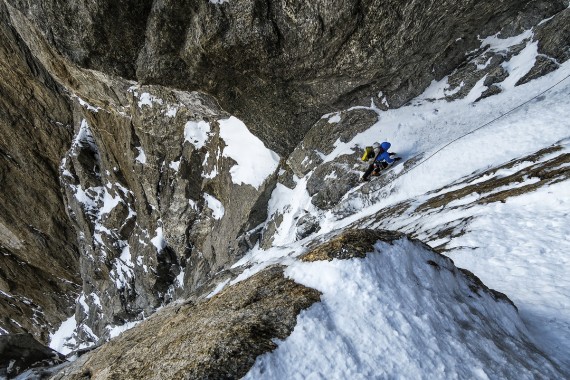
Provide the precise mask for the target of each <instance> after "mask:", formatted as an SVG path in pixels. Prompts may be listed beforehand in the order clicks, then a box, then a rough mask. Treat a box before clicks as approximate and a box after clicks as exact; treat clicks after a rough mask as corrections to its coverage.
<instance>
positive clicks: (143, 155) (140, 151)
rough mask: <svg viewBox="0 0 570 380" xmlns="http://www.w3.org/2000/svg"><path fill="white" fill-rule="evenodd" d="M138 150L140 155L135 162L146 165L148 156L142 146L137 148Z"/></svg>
mask: <svg viewBox="0 0 570 380" xmlns="http://www.w3.org/2000/svg"><path fill="white" fill-rule="evenodd" d="M137 150H138V151H139V155H138V156H137V157H136V158H135V160H136V161H138V162H140V163H141V164H143V165H144V164H146V154H145V153H144V150H143V148H142V146H137Z"/></svg>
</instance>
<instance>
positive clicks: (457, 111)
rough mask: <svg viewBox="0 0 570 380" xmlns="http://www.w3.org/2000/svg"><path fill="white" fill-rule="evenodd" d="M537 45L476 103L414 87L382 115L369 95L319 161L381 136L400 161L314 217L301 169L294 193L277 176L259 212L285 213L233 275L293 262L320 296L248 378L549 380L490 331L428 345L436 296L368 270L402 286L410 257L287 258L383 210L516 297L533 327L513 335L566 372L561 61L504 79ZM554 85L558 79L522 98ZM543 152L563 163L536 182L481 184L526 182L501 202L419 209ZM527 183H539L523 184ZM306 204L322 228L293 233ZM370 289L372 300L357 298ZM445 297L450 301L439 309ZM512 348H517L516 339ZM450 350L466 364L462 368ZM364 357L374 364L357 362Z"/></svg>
mask: <svg viewBox="0 0 570 380" xmlns="http://www.w3.org/2000/svg"><path fill="white" fill-rule="evenodd" d="M535 48H536V46H535V45H534V43H530V42H529V44H528V46H527V48H526V49H523V50H522V52H521V53H520V54H522V56H517V55H515V56H514V57H513V59H514V61H512V63H513V64H512V65H511V66H509V65H505V68H506V69H510V70H512V71H511V77H510V78H509V81H508V83H506V84H505V86H504V91H503V92H502V93H501V94H498V95H495V96H492V97H490V98H486V99H483V100H481V101H478V102H476V103H474V102H473V100H474V99H476V98H478V96H479V94H480V93H481V92H482V90H484V89H482V88H480V87H477V86H476V87H475V88H474V89H473V90H472V91H475V92H477V94H473V96H467V97H466V98H465V99H461V100H457V101H454V102H447V101H445V100H435V101H434V100H433V99H431V100H429V101H428V100H427V98H429V97H430V96H425V95H424V96H420V97H418V99H417V100H415V101H413V102H412V103H411V104H410V105H409V106H406V107H402V108H400V109H397V110H389V111H386V112H382V111H380V110H378V109H377V108H376V107H375V106H374V104H372V105H371V107H370V108H371V109H373V110H375V111H376V112H378V115H379V122H378V123H377V124H375V125H374V126H372V127H371V128H370V129H369V130H367V131H365V132H363V133H360V134H359V135H357V136H356V137H355V138H354V139H352V140H351V141H349V142H346V143H341V142H340V141H337V143H336V145H335V149H334V151H333V152H332V153H331V154H330V155H328V156H326V157H323V159H324V162H329V161H334V160H335V159H337V158H339V157H341V156H343V155H351V154H353V153H354V152H357V151H359V149H360V148H361V147H363V146H366V145H370V144H371V143H372V142H373V141H382V140H389V141H390V142H392V147H393V149H394V150H395V151H397V152H398V153H399V154H400V155H401V156H402V157H403V158H404V162H400V163H399V164H397V165H395V166H393V167H392V168H391V169H389V170H388V171H387V172H386V173H384V175H383V177H384V180H376V182H374V181H373V182H372V183H369V184H364V185H360V186H358V187H357V188H355V189H353V190H352V191H351V192H349V193H348V194H347V195H346V196H345V197H344V199H343V200H342V201H341V202H340V204H339V205H337V206H336V207H335V208H334V209H332V210H330V211H327V212H323V211H321V210H318V209H317V208H316V207H315V206H313V205H312V204H311V202H310V196H309V194H308V193H307V191H306V183H307V180H306V178H307V177H309V176H310V175H311V174H312V173H309V174H308V175H307V176H306V177H305V178H302V179H299V178H296V182H297V186H296V187H295V188H294V189H288V188H286V187H285V186H280V185H278V187H277V189H276V190H275V192H274V194H273V198H272V199H271V201H270V205H269V214H270V215H281V218H282V222H281V225H280V226H279V230H278V232H277V234H276V235H275V239H274V245H275V246H274V247H273V248H271V249H269V250H262V249H260V248H259V247H256V248H255V249H253V250H252V251H250V252H249V253H248V254H247V255H246V256H245V257H244V258H243V259H242V260H241V261H240V262H239V263H238V264H236V266H240V265H245V266H247V267H248V269H247V270H245V271H244V272H243V274H242V275H241V276H240V277H239V278H238V279H237V280H236V281H239V280H240V279H242V278H244V277H247V276H249V275H251V274H252V273H255V272H256V271H258V270H260V269H261V268H263V267H265V266H267V265H270V264H274V263H283V264H286V265H290V269H289V272H288V273H289V275H290V276H291V277H292V278H294V279H295V280H297V281H300V282H301V283H304V284H306V285H309V286H312V287H315V288H316V289H319V290H321V291H322V292H323V293H324V302H323V303H322V304H319V305H316V306H313V307H312V308H311V309H309V310H308V311H307V312H305V313H303V314H302V315H301V317H300V318H299V321H298V323H299V325H298V327H297V329H296V330H295V331H294V333H293V335H292V336H291V337H290V338H288V339H286V340H285V341H284V342H280V346H279V349H278V350H276V351H275V352H274V353H271V354H267V355H265V356H263V357H262V358H259V359H258V361H257V362H256V365H255V366H254V368H253V369H252V372H250V374H249V377H250V378H334V377H335V376H338V378H359V377H358V376H361V375H362V376H361V378H370V377H373V378H374V377H376V376H379V377H381V378H385V377H391V376H396V377H399V376H401V377H403V378H417V377H426V378H428V377H429V378H453V377H459V378H497V377H500V378H502V377H509V378H519V377H521V378H532V377H533V376H539V377H549V376H548V375H546V374H545V373H541V372H540V371H539V372H538V373H533V372H532V370H529V371H528V372H525V373H524V374H523V372H524V371H525V370H523V367H524V368H527V369H528V368H532V367H527V365H531V366H532V364H528V363H527V364H525V363H523V362H524V360H523V362H519V364H518V365H517V364H513V363H516V360H515V359H512V358H511V359H506V358H502V357H501V355H500V354H499V353H498V351H496V348H497V345H496V344H495V343H493V342H492V340H489V337H488V336H487V337H479V338H477V339H479V340H480V341H479V342H474V343H473V346H470V347H469V345H467V346H463V347H460V346H458V344H459V343H458V344H457V345H456V344H454V343H453V342H448V343H446V342H439V343H437V339H438V335H439V334H441V330H444V331H445V329H446V327H447V325H446V324H445V322H444V321H443V320H442V319H437V318H438V316H437V315H436V316H433V314H434V313H435V314H437V313H439V312H440V306H438V302H439V301H440V300H438V299H437V297H435V296H434V294H432V293H431V292H430V291H427V290H425V289H421V288H418V289H415V288H414V287H412V286H410V288H409V293H410V294H400V293H398V292H399V290H398V289H384V288H381V289H379V288H375V286H378V282H377V281H376V277H377V276H380V277H382V276H387V277H388V278H390V276H395V275H396V273H400V274H401V278H400V279H399V280H400V281H401V282H403V283H404V284H406V276H405V273H401V272H399V271H400V270H401V269H402V268H400V267H399V265H401V266H402V267H406V265H408V266H410V265H411V264H409V263H405V262H403V263H401V264H397V263H394V262H391V263H389V265H388V263H387V262H386V261H385V260H386V259H385V258H378V257H375V256H374V257H369V258H367V259H365V260H361V261H360V260H353V261H352V262H351V263H350V264H349V266H350V269H348V268H347V269H346V270H345V269H342V268H341V266H345V265H346V262H344V263H342V264H340V263H337V264H335V263H332V264H331V263H319V264H302V263H298V262H297V261H296V260H295V257H296V256H298V255H299V254H301V253H302V252H304V251H306V243H308V242H309V241H311V240H313V239H315V238H318V236H319V235H320V236H325V234H330V233H334V232H335V231H339V230H342V229H344V228H347V227H349V226H355V225H363V222H362V221H368V220H370V219H371V218H373V217H375V216H377V215H380V216H381V217H378V219H374V220H376V222H375V223H373V224H371V225H370V226H371V227H374V228H387V229H393V230H400V231H402V232H406V233H411V234H413V235H414V236H418V237H419V238H421V239H422V238H423V239H424V241H426V242H427V243H429V244H430V245H432V246H433V247H441V246H443V247H444V249H445V250H446V252H447V254H448V255H449V256H450V257H452V258H453V259H454V260H456V261H457V264H458V266H459V267H465V268H467V269H469V270H471V271H473V272H474V274H475V275H477V276H478V277H480V278H481V279H482V280H483V282H484V283H485V284H486V285H487V286H489V287H491V288H494V289H497V290H499V291H501V292H503V293H505V294H506V295H507V296H508V297H510V298H511V299H512V300H514V302H515V304H516V305H517V307H518V308H519V311H520V312H519V314H520V317H521V318H522V320H523V321H524V323H525V325H526V327H528V329H529V331H530V332H529V333H527V332H523V333H521V334H522V335H521V336H526V335H527V334H528V336H529V339H531V340H532V341H533V342H534V343H535V344H537V345H538V347H539V348H540V349H541V350H543V351H544V352H546V353H547V355H548V356H549V357H550V358H551V359H552V360H554V361H555V362H556V363H557V364H558V365H560V367H561V368H562V371H563V372H564V373H566V374H569V373H570V360H569V359H568V358H569V357H570V296H569V295H570V281H569V280H568V279H569V278H570V265H568V264H569V263H568V257H567V256H568V252H569V251H570V250H569V248H570V246H569V243H568V236H570V227H568V226H570V202H569V198H568V194H570V191H569V190H570V185H569V183H568V181H567V178H568V170H569V169H568V167H569V166H570V165H569V164H568V161H569V160H568V154H569V153H570V152H569V150H570V145H569V141H570V140H569V139H570V125H569V124H568V120H570V79H569V78H568V77H569V76H570V62H566V63H564V64H562V65H561V66H560V68H559V69H558V70H556V71H555V72H553V73H550V74H548V75H546V76H544V77H542V78H539V79H536V80H533V81H531V82H529V83H527V84H524V85H521V86H516V87H514V86H513V85H512V84H514V83H516V81H517V80H518V78H520V77H522V76H524V75H525V74H526V72H527V71H528V69H529V68H530V67H531V66H529V65H526V66H525V65H522V64H521V62H519V61H523V58H524V60H531V61H533V59H535V55H536V49H535ZM517 62H518V63H519V64H516V65H515V63H517ZM523 66H524V67H526V69H525V68H524V67H523ZM446 85H447V79H444V80H442V81H441V83H439V84H437V83H435V84H434V85H433V86H432V87H431V88H430V89H428V90H429V91H431V92H434V88H435V87H437V86H440V87H441V88H442V89H445V87H446ZM552 86H555V87H554V88H552V89H551V90H549V91H548V92H546V93H544V94H542V95H540V96H538V98H536V99H534V100H532V101H530V102H528V103H527V101H529V100H530V99H531V98H533V97H534V96H535V95H539V94H541V93H542V92H543V91H545V90H546V89H548V88H550V87H552ZM440 92H441V91H440ZM435 93H438V91H435ZM475 95H476V96H475ZM521 104H523V105H522V106H520V105H521ZM511 110H512V111H511ZM508 111H511V112H509V113H507V112H508ZM505 113H507V114H506V115H505V116H503V117H501V115H503V114H505ZM498 117H500V118H499V119H498V120H496V121H494V122H492V123H491V124H489V125H487V126H485V127H484V128H481V129H478V128H479V127H481V126H483V125H485V124H486V123H487V122H489V121H492V120H494V119H496V118H498ZM552 147H556V149H557V151H556V152H555V153H552V154H550V155H546V157H543V158H542V159H541V160H542V161H544V162H547V161H548V160H551V159H558V160H559V161H560V164H559V165H558V166H557V167H555V168H549V169H548V170H550V171H552V170H557V171H559V172H560V174H559V177H557V179H555V180H553V181H546V182H542V179H541V178H540V177H528V176H523V178H522V179H521V180H520V181H515V182H513V183H509V184H506V185H503V186H502V187H501V188H496V189H494V190H492V192H495V193H498V192H504V191H507V192H508V191H509V190H511V191H513V190H514V189H517V188H525V189H528V190H526V191H521V192H519V193H514V192H513V195H510V196H507V197H506V199H501V201H495V202H493V201H490V202H480V200H481V198H482V194H479V193H478V192H477V191H474V192H473V193H472V194H469V195H468V196H463V197H462V198H460V199H457V200H455V201H453V202H449V203H448V204H444V205H442V206H440V207H439V208H438V209H437V210H429V212H428V211H425V212H424V211H421V210H419V209H417V206H419V205H421V204H422V203H424V202H426V201H427V200H429V199H430V198H432V197H434V195H437V194H442V195H445V194H446V193H448V192H450V191H452V190H457V189H461V188H464V187H466V186H468V185H476V184H477V183H483V182H485V181H486V180H487V179H488V178H487V177H489V175H488V174H486V171H488V170H489V169H493V168H495V169H496V170H495V169H494V170H495V172H494V174H492V175H490V176H491V177H493V179H494V180H497V181H498V180H500V179H501V178H506V177H508V176H509V175H511V174H513V173H516V172H517V171H519V170H523V169H525V168H527V167H531V166H532V165H535V164H537V163H535V162H532V160H531V161H528V162H525V161H524V160H523V162H520V163H515V164H514V166H513V165H510V164H509V162H511V161H512V160H517V159H519V158H521V157H525V156H529V155H533V154H534V153H536V152H538V151H539V150H541V149H547V148H552ZM432 155H433V156H432ZM426 158H427V160H426ZM405 160H409V162H405ZM539 161H540V160H539ZM418 162H419V163H420V164H419V165H418ZM538 164H540V162H539V163H538ZM538 164H537V165H538ZM509 165H510V166H509ZM467 179H468V180H467ZM565 179H566V180H565ZM564 180H565V181H564ZM469 181H470V182H469ZM560 181H562V182H560ZM536 183H539V184H540V187H538V188H532V185H533V184H536ZM430 192H431V193H430ZM400 204H405V206H406V207H405V211H403V212H401V213H394V214H393V215H388V216H386V215H384V214H383V212H385V210H387V209H389V208H390V207H393V206H396V205H400ZM307 213H308V214H311V215H312V216H313V217H315V218H316V219H318V220H319V223H320V227H321V229H320V231H318V232H317V233H315V234H313V235H312V236H309V237H307V238H305V239H304V240H302V241H297V238H296V235H295V230H296V227H295V223H296V221H297V220H298V219H299V217H300V216H302V215H305V214H307ZM379 219H381V220H379ZM454 223H455V224H454ZM450 225H451V226H452V227H454V228H456V229H455V232H456V233H451V235H449V234H448V235H447V236H444V238H443V239H442V238H440V237H439V235H440V233H442V231H445V230H446V229H447V228H449V227H450ZM459 227H461V228H460V229H461V230H460V231H459ZM444 235H445V234H444ZM400 248H401V247H400ZM386 265H388V268H389V269H386V268H385V266H386ZM446 284H447V285H449V286H453V285H452V284H451V283H446ZM440 290H441V289H440ZM424 291H425V294H424V293H422V292H424ZM436 293H437V292H436ZM410 295H411V296H413V297H412V298H411V299H413V300H414V301H413V302H410V303H409V304H408V303H407V301H404V300H407V299H408V297H409V296H410ZM428 296H429V297H428ZM425 297H428V298H425ZM430 297H431V298H430ZM369 298H370V299H372V300H374V302H372V301H370V303H367V302H368V301H369V300H368V299H369ZM426 299H427V300H429V301H426ZM341 300H342V301H341ZM421 300H423V301H421ZM351 301H353V302H351ZM424 301H425V302H426V303H425V304H422V305H421V306H420V307H418V302H420V303H421V302H424ZM404 302H405V303H404ZM377 303H379V304H377ZM382 303H389V304H391V305H394V303H396V305H397V307H402V308H403V310H405V312H403V313H402V314H401V315H399V317H401V319H398V318H399V317H397V318H396V319H395V320H396V321H397V323H396V322H394V320H392V321H391V323H390V318H389V315H390V312H389V311H387V310H386V309H385V308H384V307H385V305H382ZM363 304H364V305H363ZM452 304H453V302H451V301H449V302H448V303H447V306H448V307H451V305H452ZM478 307H484V306H481V305H479V306H478ZM447 312H450V313H457V314H454V317H453V318H459V320H463V319H464V318H468V317H467V314H468V313H462V312H461V311H460V310H450V311H447ZM404 315H405V316H407V319H411V321H410V320H407V319H406V318H404V317H403V316H404ZM500 315H502V314H501V313H499V312H497V314H496V316H497V318H498V320H493V321H492V322H493V323H499V324H501V323H505V325H504V326H503V327H502V328H512V327H513V326H511V327H508V326H507V325H508V324H509V323H514V324H515V325H516V328H517V329H518V330H519V332H521V331H523V330H525V331H526V328H525V327H524V326H522V325H519V324H518V322H516V321H517V320H519V319H518V318H519V316H517V315H514V316H512V319H510V322H504V321H501V320H500V319H501V317H499V316H500ZM411 316H413V317H411ZM421 316H427V317H425V318H426V320H421ZM414 318H419V319H420V320H415V319H414ZM371 321H380V322H378V323H370V322H371ZM470 323H471V322H470ZM426 326H427V327H426ZM426 329H427V330H426ZM429 329H432V330H429ZM410 331H414V332H415V333H417V332H419V331H425V332H426V336H425V337H424V338H425V339H426V340H425V341H422V344H425V346H424V348H422V349H421V350H418V349H417V347H418V346H417V345H416V344H414V342H415V343H417V341H414V340H413V339H415V338H411V337H410ZM489 333H490V332H489ZM451 335H452V336H453V334H451ZM493 335H494V334H491V335H490V336H493ZM404 337H407V338H409V339H403V338H404ZM430 339H431V343H430ZM474 339H475V338H474ZM521 339H522V338H521ZM361 345H362V346H363V347H362V351H361ZM511 349H513V350H514V352H516V345H514V346H511ZM457 355H459V356H461V357H462V358H464V359H465V360H467V362H466V363H463V362H462V363H460V362H459V361H458V359H457V358H456V356H457ZM497 355H498V356H499V357H501V359H499V361H500V362H501V361H502V363H503V365H502V366H500V368H499V367H493V366H492V365H491V366H490V362H489V361H486V360H485V359H484V357H495V358H496V356H497ZM367 358H375V359H376V361H375V362H374V361H373V362H368V361H367V360H369V359H367ZM513 360H514V361H513ZM528 360H531V359H530V358H528ZM380 362H381V364H380ZM399 363H403V364H399ZM535 364H537V363H535ZM535 368H536V367H535ZM538 368H540V367H538ZM385 369H386V370H387V371H388V372H385V373H384V374H383V375H382V374H379V372H371V371H383V370H385ZM502 371H503V372H502ZM372 373H375V374H376V375H372ZM337 374H338V375H337ZM366 374H368V376H367V375H366ZM427 374H432V375H433V376H428V375H427Z"/></svg>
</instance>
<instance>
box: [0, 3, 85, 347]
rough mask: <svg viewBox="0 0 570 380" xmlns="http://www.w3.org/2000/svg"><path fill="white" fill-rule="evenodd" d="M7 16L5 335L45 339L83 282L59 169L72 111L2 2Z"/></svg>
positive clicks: (2, 220) (0, 71)
mask: <svg viewBox="0 0 570 380" xmlns="http://www.w3.org/2000/svg"><path fill="white" fill-rule="evenodd" d="M0 19H1V20H2V22H1V23H0V77H1V78H2V80H0V131H1V132H0V134H1V136H2V138H1V139H0V182H1V184H2V185H1V186H2V196H1V197H0V333H3V334H5V333H21V332H31V333H33V334H34V335H35V336H36V337H37V338H38V339H40V340H42V341H44V342H45V341H46V340H47V338H48V332H49V329H50V327H51V328H53V327H54V326H57V325H59V324H60V323H61V321H62V320H63V319H65V318H66V317H67V316H68V315H69V314H70V312H71V310H72V309H73V308H74V306H75V298H76V297H77V293H78V292H79V291H80V284H81V279H80V277H79V250H78V247H77V243H76V239H75V236H74V235H75V234H74V233H73V229H72V227H71V223H70V221H69V219H68V218H67V215H66V212H65V205H64V199H63V196H62V192H61V187H60V184H59V173H58V167H59V165H60V162H61V158H62V157H63V155H64V154H65V151H66V150H67V149H68V146H69V144H70V142H71V138H72V136H73V128H72V110H71V105H70V102H69V101H68V99H67V97H66V96H65V91H64V89H63V87H61V86H60V85H58V84H57V83H56V82H55V81H54V80H53V79H52V78H51V77H50V75H49V74H48V73H47V71H46V70H45V69H44V68H43V67H42V65H41V64H40V63H39V62H38V61H37V60H36V59H35V58H34V57H33V55H32V53H31V52H30V50H29V49H28V48H27V47H26V44H25V43H24V41H23V40H22V39H21V38H20V37H19V36H18V34H17V33H16V31H15V30H14V27H13V26H12V24H11V23H10V21H9V18H8V14H7V10H6V7H5V6H4V4H3V3H0Z"/></svg>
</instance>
